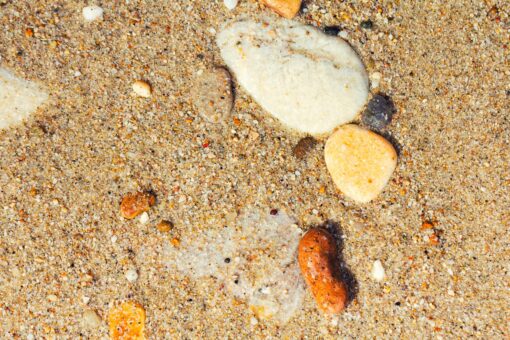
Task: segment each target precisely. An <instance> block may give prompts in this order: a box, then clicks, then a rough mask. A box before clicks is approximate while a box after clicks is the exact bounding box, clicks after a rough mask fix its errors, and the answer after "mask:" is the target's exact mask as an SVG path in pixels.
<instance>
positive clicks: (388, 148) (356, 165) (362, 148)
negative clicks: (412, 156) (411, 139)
mask: <svg viewBox="0 0 510 340" xmlns="http://www.w3.org/2000/svg"><path fill="white" fill-rule="evenodd" d="M324 158H325V160H326V166H327V168H328V171H329V173H330V175H331V178H332V179H333V182H334V183H335V185H336V186H337V188H338V189H339V190H340V191H341V192H342V193H343V194H344V195H345V196H347V197H349V198H350V199H352V200H354V201H356V202H360V203H366V202H369V201H371V200H373V199H374V198H376V197H377V195H379V194H380V193H381V191H382V190H383V189H384V187H385V186H386V184H387V183H388V181H389V180H390V178H391V175H392V174H393V171H394V170H395V167H396V166H397V153H396V151H395V148H393V145H391V143H390V142H388V141H387V140H386V139H384V138H383V137H381V136H379V135H378V134H376V133H374V132H372V131H370V130H367V129H364V128H361V127H359V126H357V125H352V124H348V125H344V126H342V127H340V128H339V129H338V130H337V131H335V133H333V134H332V135H331V136H330V137H329V139H328V141H327V142H326V147H325V148H324Z"/></svg>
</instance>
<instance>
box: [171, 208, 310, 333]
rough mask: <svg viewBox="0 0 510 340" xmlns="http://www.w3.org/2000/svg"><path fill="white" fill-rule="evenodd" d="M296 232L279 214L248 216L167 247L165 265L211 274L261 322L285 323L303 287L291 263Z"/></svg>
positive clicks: (197, 274) (195, 274)
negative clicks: (178, 244) (229, 224)
mask: <svg viewBox="0 0 510 340" xmlns="http://www.w3.org/2000/svg"><path fill="white" fill-rule="evenodd" d="M300 238H301V229H300V228H299V227H298V226H297V225H296V224H295V221H294V220H293V219H292V218H291V217H289V216H288V215H287V214H285V213H283V212H279V213H278V214H276V215H271V214H269V213H262V212H258V211H256V212H249V213H245V214H243V215H241V216H240V218H239V219H238V222H237V223H236V226H228V227H224V228H223V229H222V230H221V231H219V232H214V231H211V230H209V231H206V232H204V233H200V234H197V235H194V237H193V238H191V239H183V240H182V243H181V245H180V246H179V247H174V246H172V245H167V246H166V248H165V261H166V265H167V266H168V267H169V268H171V269H176V270H178V271H179V272H181V273H182V274H184V275H186V276H189V277H192V278H194V279H199V278H201V277H207V276H213V277H215V278H216V279H218V281H220V282H221V283H223V284H224V285H225V287H226V288H227V290H228V292H229V293H230V294H232V295H233V296H234V297H236V298H240V299H243V300H245V301H246V302H247V304H248V305H249V308H250V310H251V311H252V312H253V313H254V314H255V315H256V316H257V317H258V318H260V319H274V320H276V321H279V322H283V323H284V322H286V321H288V320H289V319H290V318H291V317H292V315H293V314H294V313H295V312H296V310H297V309H298V308H299V307H300V306H301V303H302V300H303V297H304V293H305V287H304V282H303V280H302V278H301V276H300V272H299V267H298V264H297V261H296V253H297V246H298V243H299V240H300Z"/></svg>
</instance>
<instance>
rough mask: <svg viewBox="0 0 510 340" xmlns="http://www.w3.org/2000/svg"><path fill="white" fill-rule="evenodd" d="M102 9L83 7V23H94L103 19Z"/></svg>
mask: <svg viewBox="0 0 510 340" xmlns="http://www.w3.org/2000/svg"><path fill="white" fill-rule="evenodd" d="M103 12H104V11H103V9H102V8H101V7H99V6H87V7H83V10H82V14H83V19H85V21H94V20H97V19H101V18H102V17H103Z"/></svg>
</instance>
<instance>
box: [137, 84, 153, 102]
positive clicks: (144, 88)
mask: <svg viewBox="0 0 510 340" xmlns="http://www.w3.org/2000/svg"><path fill="white" fill-rule="evenodd" d="M133 92H134V93H136V94H137V95H139V96H140V97H145V98H148V97H150V96H151V93H152V89H151V86H150V85H149V83H147V82H145V81H143V80H137V81H135V82H134V83H133Z"/></svg>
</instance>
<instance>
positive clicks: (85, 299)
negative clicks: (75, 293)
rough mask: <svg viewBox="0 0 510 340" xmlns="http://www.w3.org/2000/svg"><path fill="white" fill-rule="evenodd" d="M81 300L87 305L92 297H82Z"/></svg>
mask: <svg viewBox="0 0 510 340" xmlns="http://www.w3.org/2000/svg"><path fill="white" fill-rule="evenodd" d="M81 301H83V303H84V304H86V305H87V304H88V303H89V302H90V297H88V296H84V297H82V298H81Z"/></svg>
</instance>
